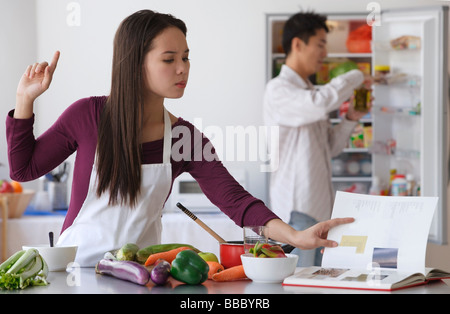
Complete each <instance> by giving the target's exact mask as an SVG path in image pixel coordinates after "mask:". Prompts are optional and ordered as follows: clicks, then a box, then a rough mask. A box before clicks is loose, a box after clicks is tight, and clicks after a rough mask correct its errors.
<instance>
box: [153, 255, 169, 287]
mask: <svg viewBox="0 0 450 314" xmlns="http://www.w3.org/2000/svg"><path fill="white" fill-rule="evenodd" d="M169 275H170V263H169V262H167V261H165V260H158V261H157V262H156V266H155V267H153V269H152V271H151V272H150V278H151V280H152V281H153V282H154V283H155V284H156V285H158V286H162V285H164V284H165V283H166V282H167V279H168V278H169Z"/></svg>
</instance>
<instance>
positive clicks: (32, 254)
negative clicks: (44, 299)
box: [0, 249, 48, 290]
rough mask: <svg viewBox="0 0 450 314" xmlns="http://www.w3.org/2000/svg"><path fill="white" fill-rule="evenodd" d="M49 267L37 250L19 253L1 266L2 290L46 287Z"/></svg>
mask: <svg viewBox="0 0 450 314" xmlns="http://www.w3.org/2000/svg"><path fill="white" fill-rule="evenodd" d="M47 275H48V266H47V263H46V262H45V260H44V259H43V258H42V256H41V255H39V252H38V251H37V250H36V249H29V250H27V251H19V252H16V253H15V254H13V255H12V256H11V257H10V258H8V259H7V260H6V261H5V262H4V263H3V264H1V265H0V290H3V289H8V290H14V289H25V288H26V287H28V286H45V285H47V284H48V282H47V281H46V278H47Z"/></svg>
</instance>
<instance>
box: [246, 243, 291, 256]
mask: <svg viewBox="0 0 450 314" xmlns="http://www.w3.org/2000/svg"><path fill="white" fill-rule="evenodd" d="M248 252H249V253H251V254H253V256H255V257H286V254H284V251H283V249H282V248H281V246H279V245H270V244H267V243H266V244H264V243H259V242H256V244H255V246H254V247H252V248H250V249H249V250H248Z"/></svg>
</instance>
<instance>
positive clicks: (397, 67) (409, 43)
mask: <svg viewBox="0 0 450 314" xmlns="http://www.w3.org/2000/svg"><path fill="white" fill-rule="evenodd" d="M326 15H327V17H328V22H327V23H329V27H330V32H329V34H328V61H329V63H328V66H330V65H332V64H335V63H339V62H344V61H345V60H352V61H354V62H356V63H357V64H358V66H359V67H360V69H361V70H363V71H367V72H366V73H370V74H371V75H372V76H374V77H375V84H374V85H373V87H372V88H373V89H372V93H373V97H374V102H373V107H372V110H371V112H370V114H368V115H367V116H366V117H364V118H363V119H362V120H361V121H360V122H361V123H360V125H359V131H358V132H359V133H360V135H361V138H360V139H361V140H360V141H359V143H360V144H358V141H354V140H353V139H351V140H350V141H349V145H348V147H347V148H346V149H344V151H343V152H342V154H341V155H340V156H338V157H337V158H335V159H333V161H332V172H333V178H332V180H333V184H334V185H335V188H336V190H351V188H352V187H355V186H357V187H359V190H357V191H356V192H360V193H375V194H378V193H382V194H388V195H389V194H390V193H391V186H392V180H393V178H394V176H393V175H394V172H396V174H399V175H404V176H405V178H404V180H406V179H408V180H406V181H407V184H408V185H407V186H408V192H407V193H408V195H421V196H438V197H439V203H438V208H437V210H436V213H435V217H434V220H433V223H432V227H431V231H430V235H429V240H430V241H432V242H435V243H440V244H443V243H445V242H446V238H447V237H446V221H447V218H446V212H447V189H448V171H449V166H448V164H449V152H448V147H449V145H448V140H449V138H448V116H447V110H448V106H449V85H448V75H449V74H448V73H449V69H448V52H449V50H448V44H449V43H448V35H449V33H448V7H446V6H433V7H421V8H411V9H393V10H385V11H381V14H380V16H379V20H378V25H376V24H374V25H372V27H371V36H372V39H371V44H370V48H369V50H367V48H366V50H364V47H362V46H361V47H362V48H361V47H359V48H361V50H360V51H356V52H355V51H349V47H348V45H346V39H347V38H346V37H347V36H348V35H349V33H350V32H351V31H352V30H355V29H356V28H359V27H361V26H364V25H366V24H367V23H368V20H367V19H368V16H369V14H367V13H360V14H355V13H351V14H343V13H339V14H326ZM290 16H291V14H274V15H271V14H268V15H267V34H268V44H267V52H268V55H267V80H269V79H271V78H272V77H274V76H276V75H277V73H278V69H279V68H280V66H281V64H283V63H284V57H285V56H284V53H283V52H282V51H280V40H281V37H282V27H283V25H284V22H285V21H286V20H287V19H288V18H289V17H290ZM380 69H381V70H380ZM325 72H326V71H325ZM315 79H316V82H314V80H315ZM312 80H313V83H318V82H317V80H325V81H326V78H325V79H324V77H323V73H318V74H317V75H316V76H315V77H314V78H312ZM319 83H320V82H319ZM340 120H341V116H340V115H339V111H338V112H337V113H332V115H331V116H330V121H331V122H332V123H339V122H340ZM355 138H357V136H355ZM362 139H364V140H362ZM361 143H363V144H361ZM402 195H403V194H402Z"/></svg>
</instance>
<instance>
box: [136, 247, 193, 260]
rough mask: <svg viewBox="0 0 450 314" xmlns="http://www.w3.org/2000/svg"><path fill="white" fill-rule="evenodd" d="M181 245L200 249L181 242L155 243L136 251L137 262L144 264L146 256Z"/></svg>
mask: <svg viewBox="0 0 450 314" xmlns="http://www.w3.org/2000/svg"><path fill="white" fill-rule="evenodd" d="M183 246H186V247H188V248H190V249H191V250H193V251H195V252H197V253H198V252H200V250H198V249H196V248H195V247H193V246H192V245H190V244H183V243H169V244H155V245H150V246H147V247H145V248H142V249H140V250H139V251H137V253H136V261H137V262H138V263H141V264H144V263H145V261H146V260H147V258H148V257H149V256H150V255H152V254H155V253H161V252H167V251H170V250H173V249H177V248H179V247H183Z"/></svg>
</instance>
